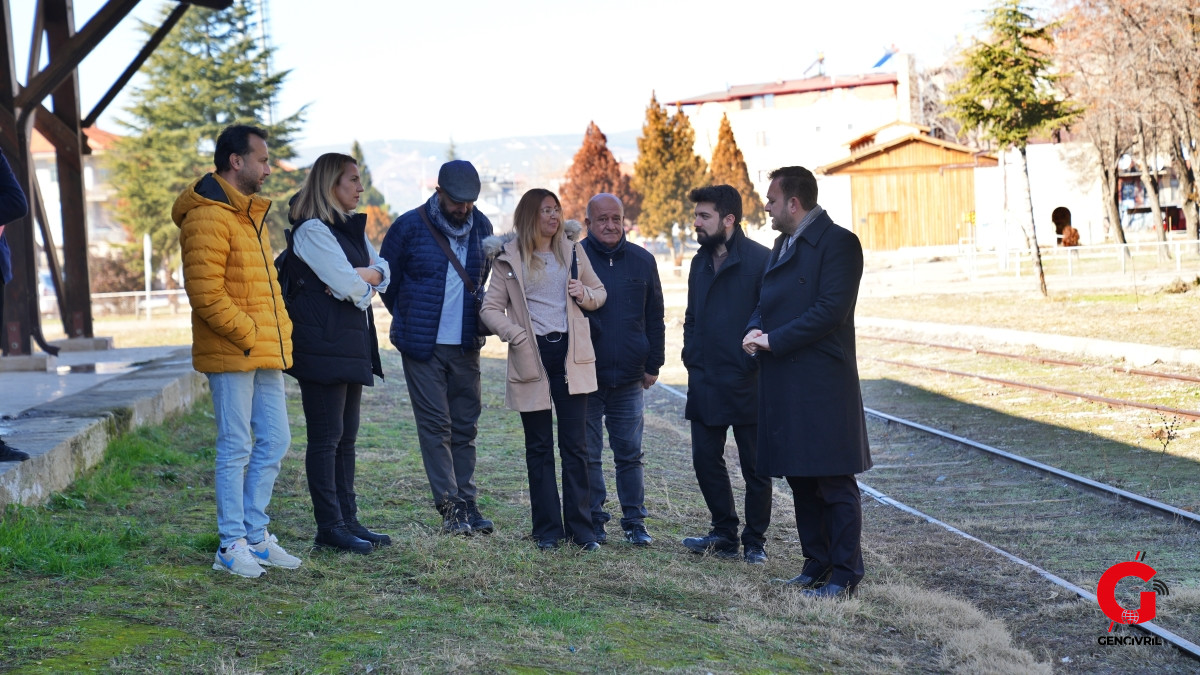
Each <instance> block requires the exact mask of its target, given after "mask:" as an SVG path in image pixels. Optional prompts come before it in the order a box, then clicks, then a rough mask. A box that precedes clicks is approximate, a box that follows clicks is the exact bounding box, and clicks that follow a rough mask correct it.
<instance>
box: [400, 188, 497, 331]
mask: <svg viewBox="0 0 1200 675" xmlns="http://www.w3.org/2000/svg"><path fill="white" fill-rule="evenodd" d="M417 212H418V213H420V214H421V221H422V222H424V223H425V227H427V228H429V234H431V235H433V240H434V241H436V242H437V244H438V246H440V247H441V248H442V253H445V254H446V258H448V259H449V260H450V264H451V265H454V269H455V271H457V272H458V276H460V277H462V282H463V287H464V288H466V289H467V293H470V294H471V298H472V299H473V300H474V301H475V332H476V333H477V334H479V335H491V331H489V330H488V329H487V327H486V326H484V325H483V321H482V320H480V318H479V310H480V309H481V308H482V307H483V289H482V288H479V287H476V286H475V281H474V280H473V279H471V275H469V274H467V270H466V269H465V268H463V266H462V263H461V262H459V261H458V256H456V255H454V251H451V250H450V242H449V241H448V240H447V239H446V235H444V234H442V233H441V232H440V231H439V230H438V229H437V228H436V227H434V226H433V223H432V222H430V220H429V214H427V213H425V207H424V206H420V207H418V208H417Z"/></svg>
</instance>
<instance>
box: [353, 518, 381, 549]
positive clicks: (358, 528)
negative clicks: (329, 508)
mask: <svg viewBox="0 0 1200 675" xmlns="http://www.w3.org/2000/svg"><path fill="white" fill-rule="evenodd" d="M346 531H347V532H349V533H350V534H352V535H354V536H356V537H358V538H359V539H362V540H363V541H366V542H370V543H371V545H372V546H391V545H392V538H391V537H389V536H387V535H386V534H380V533H378V532H372V531H370V530H368V529H367V528H365V527H363V525H362V523H360V522H358V521H357V520H347V521H346Z"/></svg>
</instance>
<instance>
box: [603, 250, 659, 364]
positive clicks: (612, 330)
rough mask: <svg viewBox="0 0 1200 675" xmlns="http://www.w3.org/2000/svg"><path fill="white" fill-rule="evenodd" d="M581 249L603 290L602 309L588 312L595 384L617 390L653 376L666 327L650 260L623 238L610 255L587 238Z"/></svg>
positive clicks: (656, 281) (655, 265) (646, 254)
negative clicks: (606, 294)
mask: <svg viewBox="0 0 1200 675" xmlns="http://www.w3.org/2000/svg"><path fill="white" fill-rule="evenodd" d="M583 250H585V251H587V255H588V260H590V261H591V262H592V269H594V270H595V271H596V276H598V277H600V281H601V282H602V283H603V284H604V288H605V289H606V290H607V291H608V300H607V301H606V302H605V303H604V306H603V307H601V308H600V309H598V310H596V311H594V312H588V319H589V320H590V322H591V328H592V344H593V346H594V347H595V349H596V378H597V383H598V384H599V385H600V386H602V387H617V386H621V385H627V384H629V383H631V382H635V381H641V379H642V376H643V375H645V374H646V373H650V374H651V375H658V370H659V368H662V365H663V360H664V359H665V353H666V352H665V349H666V347H665V340H666V332H667V328H666V323H665V322H664V320H663V294H662V284H661V283H660V282H659V280H658V263H657V262H656V261H655V260H654V256H653V255H651V254H650V252H649V251H647V250H646V249H644V248H642V247H641V246H638V245H636V244H631V243H629V241H628V240H626V239H625V237H621V241H620V242H618V243H617V245H616V247H614V248H613V249H612V250H609V249H606V248H604V246H603V245H602V244H601V243H600V242H598V241H596V240H595V239H592V238H591V237H587V238H586V239H584V240H583Z"/></svg>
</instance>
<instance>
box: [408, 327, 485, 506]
mask: <svg viewBox="0 0 1200 675" xmlns="http://www.w3.org/2000/svg"><path fill="white" fill-rule="evenodd" d="M403 362H404V380H405V382H406V383H407V384H408V398H409V400H411V401H412V408H413V418H414V419H415V420H416V423H417V438H418V440H419V441H420V443H421V459H422V460H423V462H424V464H425V475H426V476H427V477H428V478H429V489H430V490H431V491H432V492H433V503H434V506H435V507H437V508H438V510H439V511H440V510H441V509H442V508H443V507H445V506H450V505H451V504H455V503H457V504H462V503H463V502H473V501H475V495H476V489H475V434H476V432H477V431H478V429H479V426H478V423H479V408H480V402H479V397H480V385H479V352H477V351H466V352H464V351H463V349H462V348H461V347H458V346H456V345H436V346H435V347H434V349H433V356H432V357H431V358H430V359H429V360H428V361H417V360H415V359H410V358H409V357H407V356H404V357H403Z"/></svg>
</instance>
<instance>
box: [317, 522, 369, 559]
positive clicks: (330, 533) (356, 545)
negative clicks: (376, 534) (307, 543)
mask: <svg viewBox="0 0 1200 675" xmlns="http://www.w3.org/2000/svg"><path fill="white" fill-rule="evenodd" d="M314 541H315V544H316V548H318V549H322V548H332V549H335V550H338V551H349V552H351V553H363V554H366V553H370V552H371V551H372V550H373V549H374V548H375V547H374V546H372V545H371V542H369V541H364V540H362V539H359V538H358V537H356V536H354V535H353V534H351V533H350V531H349V530H347V529H346V526H345V525H338V526H337V527H332V528H330V529H328V530H317V538H316V539H315V540H314Z"/></svg>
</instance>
